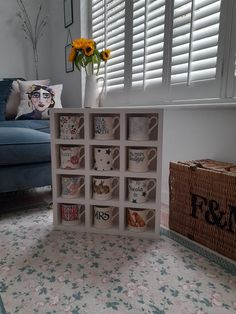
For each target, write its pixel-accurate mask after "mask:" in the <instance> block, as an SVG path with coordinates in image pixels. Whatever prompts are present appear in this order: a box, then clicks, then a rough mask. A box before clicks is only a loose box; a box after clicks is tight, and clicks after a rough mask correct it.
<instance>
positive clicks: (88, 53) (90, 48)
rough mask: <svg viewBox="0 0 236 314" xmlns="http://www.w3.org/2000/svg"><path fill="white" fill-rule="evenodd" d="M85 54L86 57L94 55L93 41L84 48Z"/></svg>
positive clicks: (88, 41)
mask: <svg viewBox="0 0 236 314" xmlns="http://www.w3.org/2000/svg"><path fill="white" fill-rule="evenodd" d="M83 53H84V55H85V56H86V57H89V56H92V55H93V53H94V41H93V40H87V41H86V43H85V45H84V47H83Z"/></svg>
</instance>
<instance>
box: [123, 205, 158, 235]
mask: <svg viewBox="0 0 236 314" xmlns="http://www.w3.org/2000/svg"><path fill="white" fill-rule="evenodd" d="M149 213H152V215H151V216H150V215H149ZM148 216H150V217H148ZM154 216H155V210H154V209H137V208H128V209H127V225H128V230H130V231H134V232H142V231H145V230H146V229H147V225H148V223H149V222H150V221H151V220H152V219H153V218H154Z"/></svg>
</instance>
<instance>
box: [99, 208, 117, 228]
mask: <svg viewBox="0 0 236 314" xmlns="http://www.w3.org/2000/svg"><path fill="white" fill-rule="evenodd" d="M113 211H114V207H113V206H99V205H96V206H94V227H95V228H101V229H106V228H111V227H112V226H113V221H114V219H115V218H116V217H117V216H118V214H119V213H118V212H117V213H115V214H113Z"/></svg>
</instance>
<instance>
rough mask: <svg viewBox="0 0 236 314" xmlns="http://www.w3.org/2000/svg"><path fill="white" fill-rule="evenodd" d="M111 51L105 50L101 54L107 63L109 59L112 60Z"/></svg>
mask: <svg viewBox="0 0 236 314" xmlns="http://www.w3.org/2000/svg"><path fill="white" fill-rule="evenodd" d="M110 54H111V50H110V49H105V50H103V51H102V52H101V59H102V60H103V61H105V62H107V60H108V59H110V57H111V56H110Z"/></svg>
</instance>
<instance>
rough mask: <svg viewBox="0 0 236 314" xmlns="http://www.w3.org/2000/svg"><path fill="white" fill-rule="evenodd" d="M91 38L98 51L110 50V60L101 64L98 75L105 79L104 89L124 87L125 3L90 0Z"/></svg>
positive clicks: (117, 0)
mask: <svg viewBox="0 0 236 314" xmlns="http://www.w3.org/2000/svg"><path fill="white" fill-rule="evenodd" d="M91 13H92V38H93V39H94V40H95V41H96V43H97V48H98V50H99V51H101V50H103V49H104V48H108V49H111V56H112V58H111V59H110V60H108V62H107V64H106V65H105V63H104V62H102V63H101V67H100V71H99V74H100V76H103V77H104V78H105V82H106V89H107V91H111V90H114V89H116V90H117V89H121V88H123V87H124V45H125V43H124V38H125V29H124V27H125V2H124V1H123V0H92V12H91Z"/></svg>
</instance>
